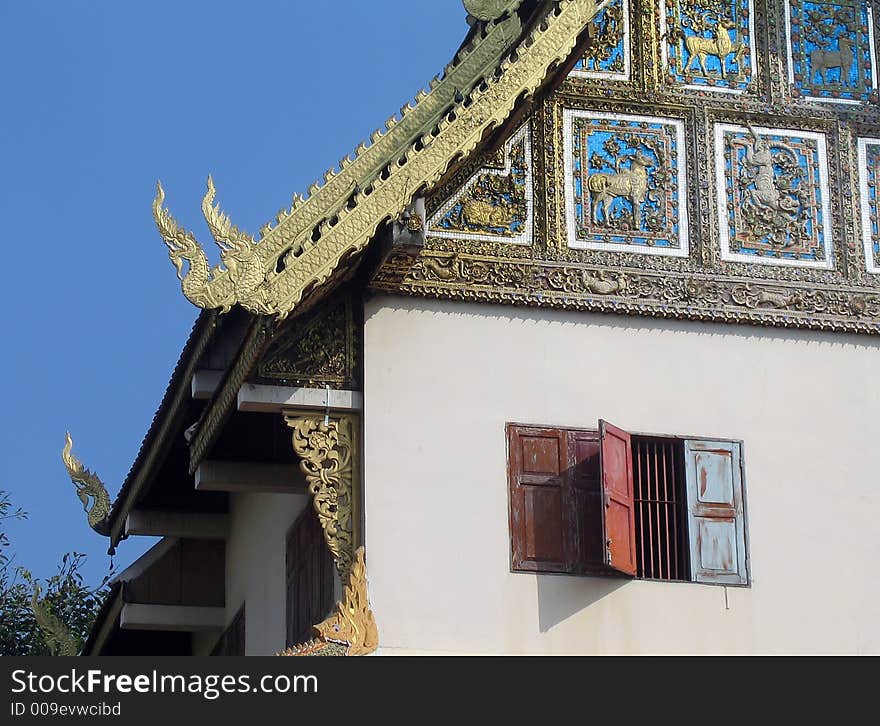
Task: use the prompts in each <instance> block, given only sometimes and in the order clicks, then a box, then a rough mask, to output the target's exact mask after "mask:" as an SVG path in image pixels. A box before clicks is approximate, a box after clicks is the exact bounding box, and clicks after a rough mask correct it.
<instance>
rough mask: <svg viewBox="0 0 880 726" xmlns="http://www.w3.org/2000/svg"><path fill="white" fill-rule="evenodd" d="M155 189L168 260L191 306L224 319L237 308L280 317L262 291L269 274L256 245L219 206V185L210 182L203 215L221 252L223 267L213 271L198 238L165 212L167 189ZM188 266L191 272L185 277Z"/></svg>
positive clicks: (155, 212) (155, 207) (155, 210)
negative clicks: (223, 315) (216, 199)
mask: <svg viewBox="0 0 880 726" xmlns="http://www.w3.org/2000/svg"><path fill="white" fill-rule="evenodd" d="M156 189H157V192H156V198H155V199H154V200H153V218H154V219H155V221H156V226H157V227H158V228H159V234H161V235H162V239H163V240H165V246H166V247H168V256H169V257H170V258H171V262H172V263H173V264H174V266H175V267H176V268H177V277H178V279H179V280H180V286H181V289H182V290H183V294H184V295H185V296H186V298H187V300H189V301H190V302H191V303H192V304H193V305H195V306H197V307H200V308H203V309H208V310H209V309H213V308H220V310H221V312H224V313H225V312H229V310H230V308H231V307H232V306H233V305H235V304H236V303H241V304H244V305H245V307H247V308H248V309H249V310H251V311H252V312H256V313H276V312H278V311H277V309H276V308H274V307H272V306H269V305H267V304H266V303H265V299H264V298H265V295H264V293H263V292H262V291H261V290H260V288H261V286H262V285H263V284H264V283H265V281H266V271H265V267H264V265H263V261H262V260H261V259H260V257H259V256H258V255H257V251H256V247H255V240H254V238H253V237H252V236H250V235H249V234H247V233H245V232H242V231H241V230H240V229H239V228H238V227H236V226H235V225H234V224H232V221H231V220H230V219H229V217H228V216H227V215H226V214H224V213H223V211H222V210H221V209H220V206H219V205H215V204H214V197H215V196H216V194H217V191H216V189H215V187H214V180H213V179H212V178H211V177H210V176H209V177H208V190H207V191H206V192H205V196H204V198H203V199H202V214H204V217H205V221H206V222H207V223H208V228H209V229H210V230H211V235H212V236H213V237H214V240H215V242H216V243H217V246H218V247H219V248H220V258H221V260H222V262H223V264H222V265H219V266H217V267H215V268H213V269H212V268H211V266H210V265H209V264H208V258H207V256H206V255H205V251H204V250H203V249H202V246H201V245H200V244H199V243H198V241H197V240H196V238H195V236H194V235H193V234H192V233H191V232H188V231H187V230H185V229H183V228H182V227H181V226H180V225H179V224H178V223H177V220H175V219H174V217H172V216H171V213H170V212H169V211H168V210H167V209H166V208H165V207H164V206H163V204H164V201H165V191H164V189H162V184H161V183H157V185H156ZM185 263H188V265H189V269H188V270H187V272H186V274H185V275H184V273H183V267H184V264H185Z"/></svg>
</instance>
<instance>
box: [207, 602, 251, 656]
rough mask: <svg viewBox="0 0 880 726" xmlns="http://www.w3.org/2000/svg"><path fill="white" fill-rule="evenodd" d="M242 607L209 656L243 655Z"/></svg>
mask: <svg viewBox="0 0 880 726" xmlns="http://www.w3.org/2000/svg"><path fill="white" fill-rule="evenodd" d="M244 638H245V630H244V605H242V606H241V607H240V608H239V609H238V612H237V613H236V614H235V617H234V618H232V622H231V623H229V626H228V627H227V628H226V630H224V631H223V634H222V635H221V636H220V639H219V640H218V641H217V643H216V644H215V645H214V650H212V651H211V655H244Z"/></svg>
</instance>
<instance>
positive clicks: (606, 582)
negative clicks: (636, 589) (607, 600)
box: [535, 575, 630, 633]
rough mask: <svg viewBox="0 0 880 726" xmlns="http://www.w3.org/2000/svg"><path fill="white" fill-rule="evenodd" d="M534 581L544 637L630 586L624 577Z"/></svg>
mask: <svg viewBox="0 0 880 726" xmlns="http://www.w3.org/2000/svg"><path fill="white" fill-rule="evenodd" d="M535 579H536V580H537V583H538V625H539V627H540V628H541V632H542V633H546V632H547V631H549V630H550V629H551V628H553V627H555V626H556V625H559V623H561V622H562V621H563V620H567V619H568V618H570V617H571V616H572V615H574V614H575V613H578V612H580V611H581V610H584V609H586V608H588V607H590V605H592V604H593V603H596V602H599V600H601V599H602V598H603V597H605V596H606V595H610V594H611V593H612V592H614V591H615V590H617V589H618V588H621V587H623V586H624V585H626V584H627V583H629V582H630V580H628V579H626V578H623V577H621V578H617V577H577V576H574V575H536V578H535Z"/></svg>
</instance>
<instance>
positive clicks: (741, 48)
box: [661, 0, 756, 94]
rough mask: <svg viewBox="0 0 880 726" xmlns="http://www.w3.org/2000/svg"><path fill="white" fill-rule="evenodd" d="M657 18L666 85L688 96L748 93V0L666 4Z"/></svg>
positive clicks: (751, 71) (751, 10)
mask: <svg viewBox="0 0 880 726" xmlns="http://www.w3.org/2000/svg"><path fill="white" fill-rule="evenodd" d="M665 9H666V12H665V13H663V14H662V15H661V33H662V36H663V38H664V42H663V48H662V56H663V64H664V66H665V67H666V70H667V81H668V82H669V83H671V84H674V85H678V86H681V87H682V88H684V89H686V90H691V91H715V92H721V93H734V94H741V93H746V92H751V91H753V90H754V85H753V84H754V81H755V75H756V74H755V67H756V54H755V22H754V18H755V7H754V2H753V0H666V2H665Z"/></svg>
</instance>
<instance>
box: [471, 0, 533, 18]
mask: <svg viewBox="0 0 880 726" xmlns="http://www.w3.org/2000/svg"><path fill="white" fill-rule="evenodd" d="M520 5H522V0H514V2H511V1H510V0H464V9H465V10H467V11H468V13H469V14H470V15H473V16H474V17H475V18H476V19H477V20H497V19H498V18H500V17H501V16H502V15H504V13H512V12H513V11H514V10H516V9H517V8H518V7H519V6H520Z"/></svg>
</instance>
